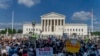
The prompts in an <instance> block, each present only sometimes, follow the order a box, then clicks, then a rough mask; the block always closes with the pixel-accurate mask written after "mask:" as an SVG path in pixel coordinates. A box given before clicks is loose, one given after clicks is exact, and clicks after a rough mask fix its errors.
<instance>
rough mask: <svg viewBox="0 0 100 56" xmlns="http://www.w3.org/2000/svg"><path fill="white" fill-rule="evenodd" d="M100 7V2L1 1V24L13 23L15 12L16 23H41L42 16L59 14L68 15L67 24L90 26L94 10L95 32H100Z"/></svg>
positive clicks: (78, 0) (71, 0)
mask: <svg viewBox="0 0 100 56" xmlns="http://www.w3.org/2000/svg"><path fill="white" fill-rule="evenodd" d="M99 5H100V0H0V23H11V17H12V16H11V14H12V10H14V14H15V19H14V21H15V23H25V22H32V21H36V22H37V23H40V19H41V18H40V16H41V15H43V14H46V13H50V12H57V13H61V14H64V15H66V23H86V24H88V25H89V26H90V22H91V21H90V20H91V17H90V16H91V13H92V12H91V11H92V9H93V13H94V30H100V19H99V18H100V16H99V15H100V12H99V11H100V6H99ZM17 26H18V25H15V27H17ZM0 27H2V26H0Z"/></svg>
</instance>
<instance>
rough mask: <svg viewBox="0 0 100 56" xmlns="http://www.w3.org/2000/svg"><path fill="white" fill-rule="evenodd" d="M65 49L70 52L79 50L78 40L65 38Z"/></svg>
mask: <svg viewBox="0 0 100 56" xmlns="http://www.w3.org/2000/svg"><path fill="white" fill-rule="evenodd" d="M65 45H66V47H65V48H66V51H68V52H70V53H78V52H79V50H80V47H81V46H80V42H79V41H78V40H75V39H71V40H67V41H66V43H65Z"/></svg>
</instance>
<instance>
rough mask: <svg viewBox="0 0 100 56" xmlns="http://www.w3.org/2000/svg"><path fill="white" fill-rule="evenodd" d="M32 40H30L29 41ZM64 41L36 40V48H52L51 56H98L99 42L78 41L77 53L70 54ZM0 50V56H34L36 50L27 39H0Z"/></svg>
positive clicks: (99, 53) (99, 54)
mask: <svg viewBox="0 0 100 56" xmlns="http://www.w3.org/2000/svg"><path fill="white" fill-rule="evenodd" d="M31 40H32V39H31ZM65 41H66V40H62V39H56V38H54V39H51V38H49V39H38V40H37V41H36V48H45V47H51V48H53V54H54V55H56V56H65V55H66V56H67V55H72V56H73V55H76V56H100V44H99V40H98V41H96V40H89V41H86V42H85V40H79V42H80V43H81V48H80V51H79V53H75V54H72V53H70V52H67V51H66V50H65V46H64V45H65ZM0 49H1V51H0V52H1V53H0V54H1V55H2V56H36V49H35V44H34V42H32V41H30V40H29V39H28V38H16V39H15V38H5V37H4V38H2V39H0Z"/></svg>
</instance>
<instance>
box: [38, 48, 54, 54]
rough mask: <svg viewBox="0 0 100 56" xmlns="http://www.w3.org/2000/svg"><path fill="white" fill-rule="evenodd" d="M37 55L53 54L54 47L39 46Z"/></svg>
mask: <svg viewBox="0 0 100 56" xmlns="http://www.w3.org/2000/svg"><path fill="white" fill-rule="evenodd" d="M36 56H53V48H51V47H45V48H37V49H36Z"/></svg>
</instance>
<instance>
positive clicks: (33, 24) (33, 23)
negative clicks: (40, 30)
mask: <svg viewBox="0 0 100 56" xmlns="http://www.w3.org/2000/svg"><path fill="white" fill-rule="evenodd" d="M35 24H36V23H35V22H32V27H33V35H34V27H35ZM33 38H36V37H33ZM33 41H34V48H35V49H36V39H33ZM33 41H32V42H33Z"/></svg>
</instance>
